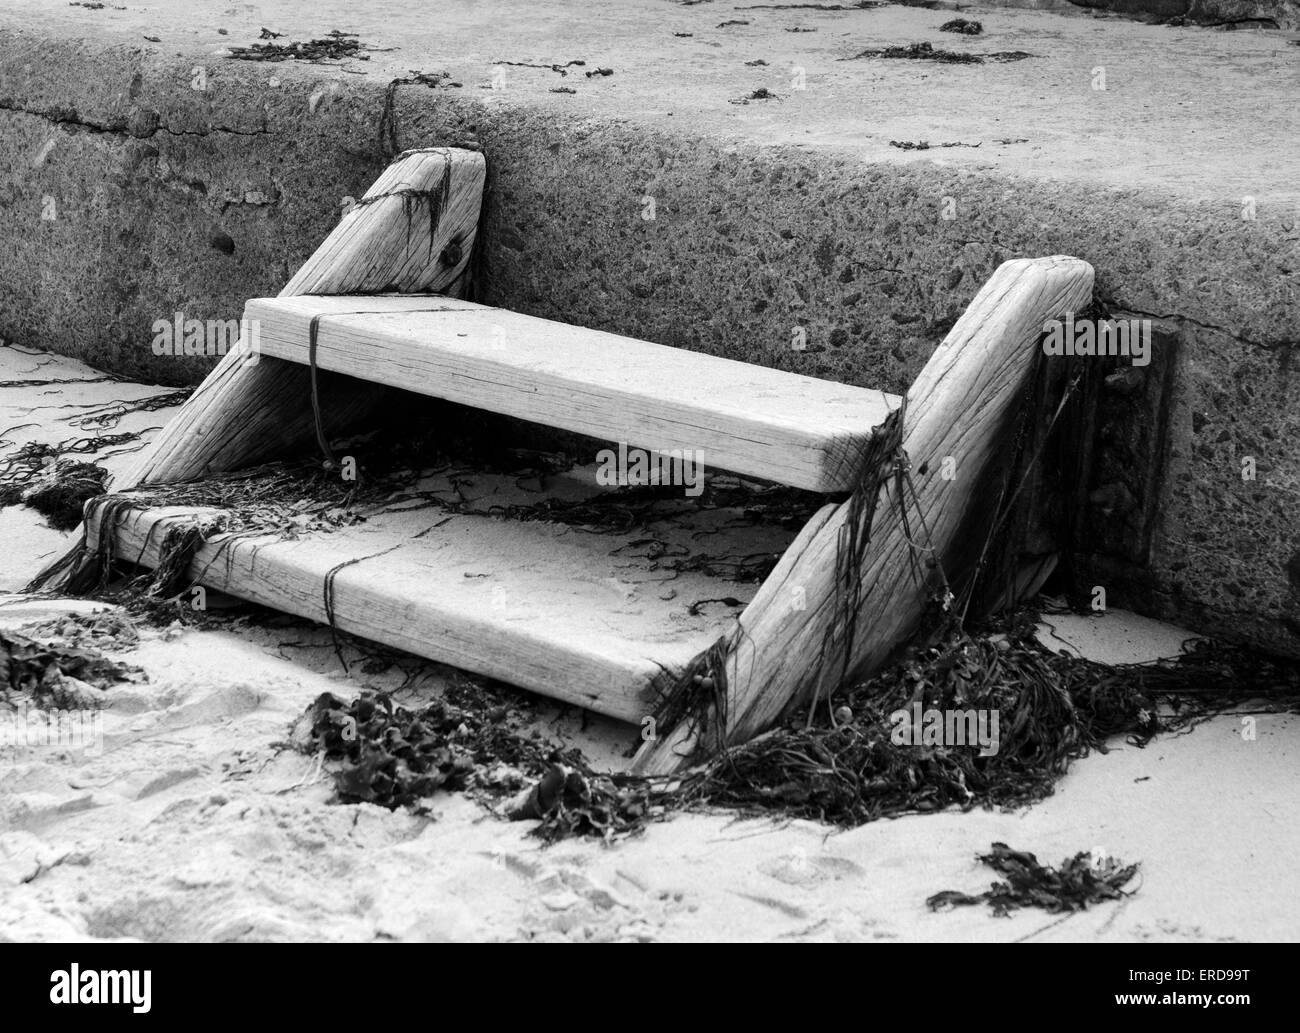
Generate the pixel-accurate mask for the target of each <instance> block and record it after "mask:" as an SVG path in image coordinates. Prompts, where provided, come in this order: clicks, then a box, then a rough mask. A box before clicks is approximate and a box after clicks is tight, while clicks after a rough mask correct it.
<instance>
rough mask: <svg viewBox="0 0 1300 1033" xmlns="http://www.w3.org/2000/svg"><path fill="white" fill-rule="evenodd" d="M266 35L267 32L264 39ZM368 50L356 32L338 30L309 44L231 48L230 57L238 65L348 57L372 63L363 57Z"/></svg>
mask: <svg viewBox="0 0 1300 1033" xmlns="http://www.w3.org/2000/svg"><path fill="white" fill-rule="evenodd" d="M265 32H266V30H263V38H265ZM272 35H274V34H272ZM366 49H367V48H366V47H365V46H364V45H363V44H362V42H361V40H359V39H358V38H357V34H356V33H355V32H339V31H338V30H337V29H335V30H334V31H333V32H331V33H329V34H328V35H327V36H325V37H323V38H321V39H310V40H307V41H306V42H293V43H275V42H271V43H253V44H251V45H249V46H247V47H231V48H230V53H229V55H228V56H229V57H230V58H231V59H232V60H234V61H310V62H320V61H329V60H339V59H342V58H348V57H354V58H357V59H358V60H361V61H369V60H370V56H369V55H368V54H365V53H363V51H364V50H366Z"/></svg>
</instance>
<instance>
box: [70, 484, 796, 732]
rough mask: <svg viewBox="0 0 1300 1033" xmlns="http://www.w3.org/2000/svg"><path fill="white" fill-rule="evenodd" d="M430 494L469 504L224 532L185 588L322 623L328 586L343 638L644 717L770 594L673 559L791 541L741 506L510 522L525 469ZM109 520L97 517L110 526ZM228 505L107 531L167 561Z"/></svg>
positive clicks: (776, 547) (522, 496)
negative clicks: (583, 523)
mask: <svg viewBox="0 0 1300 1033" xmlns="http://www.w3.org/2000/svg"><path fill="white" fill-rule="evenodd" d="M422 490H424V491H430V492H435V493H437V494H438V495H441V496H443V497H446V498H447V499H449V500H451V499H454V500H456V502H457V505H458V506H469V507H470V509H471V511H470V512H454V513H449V512H448V511H446V510H444V509H440V508H427V507H423V506H420V507H417V508H401V507H400V505H399V506H396V507H394V508H391V509H388V510H383V509H382V508H381V509H373V508H372V509H367V510H365V520H364V521H362V522H359V523H357V524H354V525H351V526H346V527H340V528H336V529H333V530H329V531H318V532H314V531H304V532H302V533H301V534H300V535H299V537H298V538H296V539H294V540H285V539H283V538H282V536H281V535H279V534H267V535H265V536H256V537H239V538H234V539H229V540H226V539H223V537H222V536H220V535H215V536H213V537H212V538H211V539H210V540H209V541H207V542H205V543H204V544H203V545H201V546H200V547H199V549H198V551H197V553H196V554H195V556H194V557H193V559H192V560H191V561H190V563H189V567H188V570H187V572H186V580H187V583H188V582H190V581H193V582H194V583H201V584H203V585H206V586H208V587H209V588H215V589H219V590H221V591H224V592H227V593H229V594H231V595H234V596H237V597H239V598H242V599H247V600H250V601H252V602H256V603H261V604H263V605H266V606H271V607H274V608H276V609H279V610H283V611H286V612H288V613H293V614H297V615H298V616H301V617H305V618H308V619H310V620H315V621H319V622H322V623H323V622H326V621H328V619H329V613H327V612H326V608H325V602H324V600H325V595H326V589H327V586H328V588H329V591H330V594H331V607H330V609H331V611H332V613H333V617H334V623H335V626H336V627H338V628H340V629H341V630H343V631H348V632H352V633H354V634H357V635H360V636H362V637H364V638H367V639H370V640H372V641H376V642H383V643H385V644H387V645H391V646H394V647H397V648H399V649H404V650H407V651H408V652H411V653H414V654H416V655H418V656H424V657H428V658H430V659H433V660H438V661H441V662H443V663H448V664H454V665H455V666H457V667H460V668H463V669H465V670H468V671H474V672H477V673H480V674H485V675H488V676H490V677H494V678H499V679H501V680H502V681H506V682H509V683H510V684H513V685H518V686H520V687H522V688H526V689H530V690H532V691H535V692H539V693H542V694H544V695H547V696H551V697H553V698H555V699H560V700H564V701H567V702H570V703H573V704H576V705H578V706H581V707H586V708H589V709H591V710H594V711H596V712H598V713H602V714H607V715H609V716H612V717H615V718H619V719H621V720H624V721H631V722H634V723H637V724H639V723H640V721H641V720H642V718H644V717H647V716H649V715H650V714H651V713H652V711H653V709H654V706H655V702H656V700H657V698H658V696H659V695H660V694H661V693H662V692H663V691H665V690H666V689H667V687H668V686H669V685H671V684H672V683H673V681H674V680H675V679H676V678H678V677H679V676H680V675H681V674H682V673H683V672H684V670H685V668H686V665H687V663H689V662H690V660H691V659H692V658H693V657H694V656H695V654H696V653H698V652H699V651H700V650H701V649H703V648H705V647H706V646H707V645H708V644H709V643H710V642H712V641H713V640H714V639H715V638H716V637H717V636H718V635H719V634H720V633H721V632H722V631H723V630H724V629H725V628H726V626H727V625H728V624H729V623H730V621H731V620H732V619H733V614H734V613H735V612H736V610H735V609H734V608H733V607H732V606H731V605H730V604H729V603H728V602H725V601H724V600H729V599H732V598H734V599H735V600H737V601H738V603H739V604H741V605H743V603H744V602H745V601H747V600H748V599H750V598H751V597H752V596H753V594H754V593H755V591H756V590H757V586H756V585H754V584H752V583H745V582H741V581H736V580H732V579H729V578H727V577H723V576H719V575H716V574H713V573H709V572H708V571H707V570H704V569H696V568H687V569H681V570H675V571H674V570H671V569H670V568H668V567H666V566H665V565H663V564H662V563H661V554H662V553H665V552H666V553H668V554H669V555H679V556H684V555H687V554H688V553H690V554H694V555H698V554H700V551H701V549H705V548H707V550H708V552H709V554H710V555H713V556H718V557H728V556H734V555H737V554H740V553H745V552H762V553H767V554H779V553H780V552H781V551H782V550H783V549H785V547H786V546H787V545H788V543H789V542H790V540H791V538H792V537H793V535H792V533H791V532H790V531H789V530H788V529H787V528H784V527H782V526H781V525H780V524H779V523H778V522H776V521H771V522H768V523H764V524H761V525H758V524H754V523H753V522H751V521H750V520H747V519H746V518H745V515H744V512H745V507H744V506H743V504H737V505H735V506H732V507H722V508H708V509H696V510H692V511H690V512H682V511H681V510H678V509H675V508H674V509H671V510H669V511H668V512H667V513H666V514H665V515H663V516H662V517H661V518H660V519H658V520H655V521H653V522H652V523H651V524H650V525H648V526H640V525H638V526H636V527H633V528H630V529H629V530H626V531H609V532H607V533H603V534H592V533H587V532H584V531H580V530H577V529H575V528H573V527H571V526H568V525H565V524H560V523H552V522H547V521H542V520H526V521H520V520H511V519H508V518H502V517H501V512H502V511H503V509H504V508H506V507H508V506H511V505H515V504H529V503H535V502H536V501H537V495H536V493H535V492H532V491H530V490H529V489H528V488H527V487H521V486H519V484H518V478H516V477H515V476H514V475H512V474H490V473H486V472H479V471H476V472H472V473H470V472H469V471H467V470H465V469H464V468H463V467H460V468H457V469H456V470H455V471H448V472H446V473H445V474H442V475H439V476H438V477H436V478H432V479H430V480H427V481H425V482H423V483H422ZM551 490H552V491H553V492H554V493H556V494H557V495H558V496H559V497H563V498H569V499H576V498H589V497H592V496H594V495H596V494H598V493H600V492H601V491H602V490H603V489H602V488H601V487H600V486H599V485H597V484H596V482H595V469H594V467H590V466H589V467H585V468H582V469H580V470H577V471H572V472H570V473H567V474H564V475H560V476H558V477H556V478H554V480H553V483H552V484H551ZM552 497H555V496H554V495H553V496H552ZM102 512H113V508H112V507H109V508H107V509H106V510H104V511H102ZM100 513H101V511H98V510H96V509H94V508H92V510H91V514H90V530H91V532H92V534H94V535H98V534H99V533H100V531H101V528H100V526H99V521H100V520H101V519H102V517H101V515H100ZM219 513H220V511H219V510H201V509H190V508H183V507H175V506H171V507H156V508H151V509H132V510H118V511H117V513H116V514H115V515H114V516H113V517H112V519H113V521H114V522H113V526H112V528H111V529H102V530H103V531H104V537H105V538H106V539H108V540H110V541H111V543H112V553H113V555H114V556H116V557H120V558H122V559H124V560H128V561H139V562H141V563H142V564H143V565H145V566H149V567H156V566H157V565H158V562H159V555H160V551H161V550H162V548H163V542H164V541H165V539H166V537H167V536H166V531H167V529H168V528H169V527H171V526H182V525H185V524H187V523H189V524H194V523H197V524H198V525H199V526H200V527H208V526H214V523H215V521H214V518H215V517H216V516H217V515H218V514H219ZM648 535H652V536H653V540H652V541H651V542H647V536H648ZM344 564H346V565H344ZM702 566H707V565H702ZM331 572H333V574H331ZM665 585H671V586H672V590H671V591H665ZM187 598H188V596H187ZM700 600H710V601H711V602H710V603H708V604H706V605H697V603H698V601H700Z"/></svg>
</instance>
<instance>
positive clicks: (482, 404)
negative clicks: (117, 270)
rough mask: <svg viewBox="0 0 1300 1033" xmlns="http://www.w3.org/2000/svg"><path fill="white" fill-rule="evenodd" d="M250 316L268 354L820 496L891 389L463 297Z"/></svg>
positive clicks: (302, 302) (272, 301) (875, 420)
mask: <svg viewBox="0 0 1300 1033" xmlns="http://www.w3.org/2000/svg"><path fill="white" fill-rule="evenodd" d="M244 317H245V321H246V322H247V323H249V324H251V325H256V326H258V327H259V328H260V332H261V346H262V353H263V355H264V356H268V357H271V358H275V359H285V360H290V361H293V362H297V363H305V362H307V361H308V351H309V342H310V340H311V328H312V325H313V323H314V324H315V326H316V364H317V366H318V368H320V369H326V370H334V371H336V372H339V373H345V374H347V375H349V376H351V377H356V378H359V379H362V380H373V381H375V382H378V383H382V384H389V385H392V386H394V387H401V388H404V389H405V390H408V391H414V392H418V393H422V394H428V395H432V396H434V397H437V398H445V399H448V400H450V401H453V402H458V403H461V404H463V405H467V406H471V407H473V408H475V409H484V410H487V411H489V412H495V413H502V414H505V415H507V416H514V417H518V418H520V419H525V420H531V421H533V422H535V423H540V424H543V425H544V426H548V427H559V428H561V429H563V430H569V431H576V432H578V433H581V434H588V435H591V436H593V437H596V438H599V439H601V440H609V441H620V442H626V443H628V444H629V445H633V446H638V447H642V448H646V449H651V450H654V451H657V452H662V453H667V452H671V451H688V452H691V453H693V455H694V457H695V458H696V459H697V460H699V461H700V462H701V463H702V464H703V466H704V467H707V468H708V469H710V470H714V469H720V470H730V471H733V472H735V473H740V474H745V475H747V476H751V477H762V478H766V479H768V480H772V481H776V482H778V483H781V484H787V485H791V486H793V487H796V488H805V489H808V490H810V491H822V492H833V491H847V490H848V489H849V488H850V487H852V485H853V484H854V483H855V480H856V477H857V475H858V472H859V468H860V467H861V460H862V455H863V450H864V448H865V446H866V444H867V442H868V441H869V440H870V438H871V432H872V430H873V428H875V427H876V426H877V425H878V424H879V423H880V422H881V421H883V420H884V419H885V417H886V416H887V415H888V414H889V411H890V410H891V409H896V408H898V403H899V399H898V397H897V396H895V395H887V394H885V393H884V392H883V391H875V390H869V389H867V388H861V387H852V386H850V385H847V384H841V383H836V382H835V381H830V380H817V379H814V378H812V377H807V376H801V375H799V374H796V373H787V372H783V371H781V370H775V369H770V368H769V367H767V366H755V365H753V364H751V363H747V362H736V361H734V360H732V359H724V358H719V357H717V356H714V355H705V354H703V353H701V352H693V351H686V350H685V349H681V348H669V347H665V346H664V345H661V344H651V343H649V342H647V341H638V340H634V339H632V338H629V337H621V336H619V335H617V334H611V333H606V332H604V331H601V330H589V329H585V328H583V327H578V326H570V325H568V324H565V323H557V322H555V321H553V320H549V319H539V318H537V317H535V316H527V315H523V314H521V313H518V312H508V311H505V310H503V309H496V308H490V307H488V306H485V305H474V304H471V303H469V302H466V301H456V300H448V299H438V298H432V299H431V298H411V297H400V296H397V297H394V296H383V297H364V298H358V297H346V296H345V297H294V298H261V299H255V300H253V301H250V302H249V303H248V307H247V308H246V309H245V312H244Z"/></svg>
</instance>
